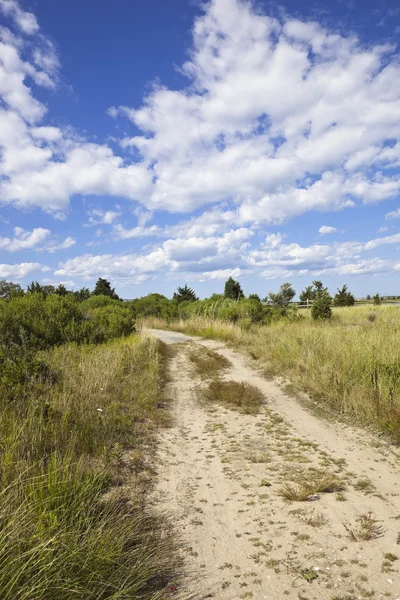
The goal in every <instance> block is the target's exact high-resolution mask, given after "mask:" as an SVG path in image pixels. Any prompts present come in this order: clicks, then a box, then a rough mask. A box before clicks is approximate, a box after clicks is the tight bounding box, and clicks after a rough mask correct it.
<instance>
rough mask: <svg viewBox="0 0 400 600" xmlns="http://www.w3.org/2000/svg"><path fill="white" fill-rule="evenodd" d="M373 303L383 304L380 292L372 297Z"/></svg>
mask: <svg viewBox="0 0 400 600" xmlns="http://www.w3.org/2000/svg"><path fill="white" fill-rule="evenodd" d="M372 300H373V303H374V304H375V306H380V304H381V298H380V296H379V294H375V296H373V297H372Z"/></svg>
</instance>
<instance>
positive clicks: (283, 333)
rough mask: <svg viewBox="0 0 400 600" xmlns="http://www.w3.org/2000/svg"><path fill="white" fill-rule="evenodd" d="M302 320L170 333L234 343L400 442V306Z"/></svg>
mask: <svg viewBox="0 0 400 600" xmlns="http://www.w3.org/2000/svg"><path fill="white" fill-rule="evenodd" d="M301 314H302V315H303V316H304V317H305V318H303V319H300V320H298V321H294V322H288V321H286V320H281V321H277V322H273V323H272V324H271V325H268V326H263V325H254V326H252V327H251V329H250V330H246V329H244V328H241V327H240V326H238V325H235V324H233V323H229V322H226V321H222V320H217V319H211V318H206V317H193V318H191V319H189V320H187V321H180V322H176V323H173V324H171V325H169V327H170V328H172V329H174V330H177V331H183V332H186V333H192V334H197V335H202V336H204V337H208V338H212V339H219V340H224V341H227V342H229V343H230V344H232V345H234V346H235V347H237V348H238V349H239V350H242V351H245V352H246V353H247V355H248V353H250V354H251V355H252V356H254V358H256V359H259V360H260V362H261V363H263V365H264V369H265V370H266V372H267V373H268V375H269V376H271V375H274V374H279V375H285V376H287V377H288V378H290V379H291V380H292V381H293V382H294V383H295V384H296V385H297V386H298V387H299V388H301V389H303V390H305V391H306V392H308V393H309V394H310V395H312V396H313V397H315V398H318V399H319V400H320V401H321V403H324V404H325V405H326V406H330V407H331V408H332V409H334V411H335V412H337V413H342V414H346V415H347V416H348V417H353V418H355V419H356V420H357V422H359V423H361V422H362V423H366V424H373V425H374V426H378V427H380V428H381V429H382V428H383V429H385V430H387V431H389V432H391V433H393V434H395V435H396V436H398V437H400V401H399V398H400V366H399V365H400V359H399V351H398V343H397V341H398V336H399V333H400V319H399V316H400V307H397V306H380V307H375V308H371V307H369V306H365V307H360V306H355V307H349V308H336V309H334V315H333V318H332V320H331V321H330V322H328V323H323V322H322V323H321V322H315V321H312V320H311V319H310V318H309V313H308V311H302V312H301ZM371 315H374V316H373V317H372V318H371ZM157 326H158V327H161V328H165V327H167V328H168V326H166V324H165V323H163V322H162V321H159V322H158V323H157Z"/></svg>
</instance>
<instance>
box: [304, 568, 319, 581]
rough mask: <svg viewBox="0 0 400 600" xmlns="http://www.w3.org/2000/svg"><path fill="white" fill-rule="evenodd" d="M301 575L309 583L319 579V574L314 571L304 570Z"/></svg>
mask: <svg viewBox="0 0 400 600" xmlns="http://www.w3.org/2000/svg"><path fill="white" fill-rule="evenodd" d="M300 575H301V576H302V578H303V579H305V580H306V581H307V582H308V583H312V582H313V581H315V579H318V573H317V572H316V571H315V570H314V569H312V568H311V569H302V570H301V571H300Z"/></svg>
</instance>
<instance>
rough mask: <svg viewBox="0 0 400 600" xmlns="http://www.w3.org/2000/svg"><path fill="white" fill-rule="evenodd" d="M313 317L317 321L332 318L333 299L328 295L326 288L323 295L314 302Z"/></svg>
mask: <svg viewBox="0 0 400 600" xmlns="http://www.w3.org/2000/svg"><path fill="white" fill-rule="evenodd" d="M311 316H312V318H313V319H315V320H317V321H319V320H325V319H330V318H331V316H332V298H331V296H330V295H329V294H328V291H327V289H326V288H325V289H324V290H323V291H322V293H321V295H320V296H318V297H317V298H316V299H315V300H314V302H313V305H312V307H311Z"/></svg>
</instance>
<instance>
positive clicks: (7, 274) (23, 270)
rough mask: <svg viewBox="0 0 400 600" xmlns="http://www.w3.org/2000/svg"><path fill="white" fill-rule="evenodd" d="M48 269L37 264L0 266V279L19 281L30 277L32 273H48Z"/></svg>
mask: <svg viewBox="0 0 400 600" xmlns="http://www.w3.org/2000/svg"><path fill="white" fill-rule="evenodd" d="M49 270H50V269H49V268H48V267H45V266H43V265H41V264H39V263H19V264H15V265H7V264H4V263H3V264H0V278H15V279H21V278H22V277H27V276H28V275H32V273H45V272H46V271H49Z"/></svg>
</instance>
